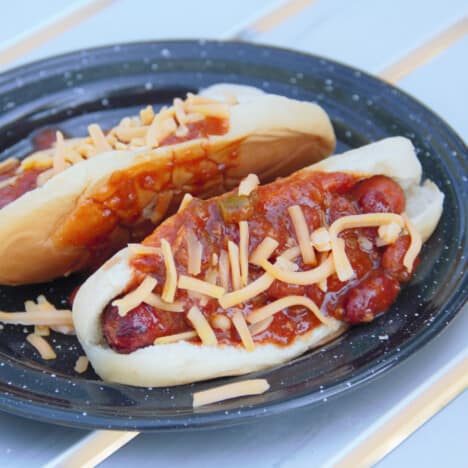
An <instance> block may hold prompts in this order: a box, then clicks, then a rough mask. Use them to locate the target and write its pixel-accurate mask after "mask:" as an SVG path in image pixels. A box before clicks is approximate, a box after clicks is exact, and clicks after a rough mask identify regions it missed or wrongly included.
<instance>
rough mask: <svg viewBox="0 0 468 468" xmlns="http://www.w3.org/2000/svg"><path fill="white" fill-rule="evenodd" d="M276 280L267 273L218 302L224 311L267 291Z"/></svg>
mask: <svg viewBox="0 0 468 468" xmlns="http://www.w3.org/2000/svg"><path fill="white" fill-rule="evenodd" d="M274 280H275V279H274V278H273V277H272V276H270V275H268V274H266V273H265V274H264V275H262V276H260V277H259V278H257V279H256V280H255V281H252V283H249V284H248V285H247V286H245V287H244V288H242V289H238V290H237V291H233V292H230V293H227V294H225V295H224V296H223V297H221V298H220V299H219V301H218V302H219V304H220V306H221V307H222V308H223V309H228V308H229V307H233V306H235V305H238V304H241V303H242V302H246V301H248V300H249V299H252V298H253V297H255V296H258V295H259V294H261V293H262V292H263V291H266V290H267V289H268V288H269V287H270V286H271V285H272V284H273V281H274Z"/></svg>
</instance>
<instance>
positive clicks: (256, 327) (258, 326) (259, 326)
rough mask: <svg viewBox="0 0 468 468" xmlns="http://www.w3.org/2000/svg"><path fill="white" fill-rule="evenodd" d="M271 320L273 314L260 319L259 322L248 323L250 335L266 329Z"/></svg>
mask: <svg viewBox="0 0 468 468" xmlns="http://www.w3.org/2000/svg"><path fill="white" fill-rule="evenodd" d="M271 322H273V316H270V317H267V318H266V319H263V320H261V321H260V322H257V323H254V324H253V325H250V327H249V330H250V334H251V335H252V336H255V335H259V334H260V333H262V332H264V331H265V330H268V327H269V326H270V325H271Z"/></svg>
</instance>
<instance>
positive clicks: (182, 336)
mask: <svg viewBox="0 0 468 468" xmlns="http://www.w3.org/2000/svg"><path fill="white" fill-rule="evenodd" d="M197 336H198V335H197V332H195V331H188V332H182V333H176V334H175V335H167V336H161V337H159V338H156V339H155V340H154V344H155V345H161V344H170V343H177V342H178V341H186V340H191V339H192V338H196V337H197Z"/></svg>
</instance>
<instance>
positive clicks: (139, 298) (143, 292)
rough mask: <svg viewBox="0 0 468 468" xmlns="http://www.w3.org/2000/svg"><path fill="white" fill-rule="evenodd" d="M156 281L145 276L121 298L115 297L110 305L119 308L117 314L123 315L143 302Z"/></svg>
mask: <svg viewBox="0 0 468 468" xmlns="http://www.w3.org/2000/svg"><path fill="white" fill-rule="evenodd" d="M157 284H158V282H157V281H156V279H155V278H153V277H151V276H146V277H145V279H144V280H143V281H142V282H141V283H140V285H139V286H138V287H137V288H136V289H134V290H133V291H131V292H129V293H128V294H127V295H125V296H124V297H122V298H121V299H116V300H115V301H113V302H112V305H113V306H115V307H117V308H118V309H119V315H120V316H121V317H125V316H126V315H127V313H128V312H129V311H130V310H132V309H134V308H135V307H137V306H139V305H140V304H141V303H143V302H145V299H146V298H147V297H148V296H149V295H150V294H151V292H152V291H153V289H154V288H155V287H156V285H157Z"/></svg>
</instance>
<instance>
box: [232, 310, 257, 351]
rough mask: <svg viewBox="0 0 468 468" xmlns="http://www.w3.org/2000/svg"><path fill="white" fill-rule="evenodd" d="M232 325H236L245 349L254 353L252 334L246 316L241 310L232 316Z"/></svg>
mask: <svg viewBox="0 0 468 468" xmlns="http://www.w3.org/2000/svg"><path fill="white" fill-rule="evenodd" d="M232 323H233V324H234V327H235V328H236V330H237V333H238V334H239V337H240V339H241V341H242V344H243V345H244V347H245V349H246V350H247V351H254V350H255V344H254V342H253V339H252V335H251V334H250V330H249V327H248V326H247V322H246V321H245V318H244V315H243V314H242V312H241V311H240V310H238V311H236V312H235V313H234V315H233V316H232Z"/></svg>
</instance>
